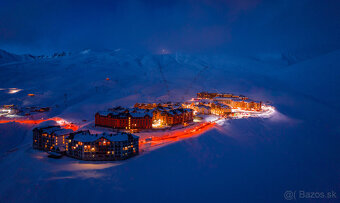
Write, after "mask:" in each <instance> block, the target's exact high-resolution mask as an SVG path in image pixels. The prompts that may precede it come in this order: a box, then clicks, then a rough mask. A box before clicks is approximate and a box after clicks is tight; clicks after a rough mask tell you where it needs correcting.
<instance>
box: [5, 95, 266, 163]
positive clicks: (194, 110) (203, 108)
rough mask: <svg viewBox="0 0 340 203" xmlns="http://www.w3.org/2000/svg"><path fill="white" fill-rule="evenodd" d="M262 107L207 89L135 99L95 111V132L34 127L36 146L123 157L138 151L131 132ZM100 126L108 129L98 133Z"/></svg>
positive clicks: (92, 157) (86, 156) (90, 157)
mask: <svg viewBox="0 0 340 203" xmlns="http://www.w3.org/2000/svg"><path fill="white" fill-rule="evenodd" d="M8 108H13V106H9V107H8ZM261 109H262V103H261V102H257V101H253V100H250V99H249V98H248V97H245V96H236V95H233V94H218V93H207V92H201V93H198V94H197V98H196V99H192V100H190V101H186V102H166V103H136V104H135V105H134V106H133V107H132V108H124V107H120V106H118V107H114V108H109V109H108V110H107V111H99V112H97V113H96V114H95V121H94V126H95V127H97V129H96V130H95V131H96V133H91V132H90V130H79V131H77V129H74V130H71V129H64V128H62V127H60V126H46V127H37V128H35V129H34V130H33V148H34V149H38V150H41V151H47V152H49V153H59V154H63V155H66V156H69V157H72V158H75V159H80V160H87V161H105V160H106V161H114V160H124V159H127V158H130V157H132V156H135V155H137V154H138V153H139V145H140V143H139V136H137V135H135V134H132V132H134V133H138V132H139V131H145V132H148V133H151V131H154V130H155V131H157V130H163V131H164V130H168V132H169V131H171V130H172V129H173V127H175V126H178V127H175V128H174V129H176V128H177V129H178V128H185V127H186V126H189V125H190V126H191V125H192V126H194V129H193V130H192V131H191V132H192V133H195V132H196V130H200V129H201V128H204V127H205V126H207V125H206V124H207V123H203V124H202V126H196V127H195V124H194V122H193V120H194V117H195V122H201V120H202V117H204V116H207V115H215V117H216V116H217V117H219V118H229V117H230V118H232V117H233V116H234V115H235V112H236V111H247V112H259V111H261ZM196 118H197V119H196ZM198 120H200V121H198ZM208 123H209V122H208ZM98 127H104V128H105V129H104V128H98ZM101 130H102V131H105V132H100V133H97V132H98V131H101ZM108 130H109V132H107V131H108ZM113 130H114V132H113ZM165 137H167V139H172V137H171V136H170V137H169V136H165ZM148 140H150V139H149V138H148V139H144V141H143V142H145V141H148Z"/></svg>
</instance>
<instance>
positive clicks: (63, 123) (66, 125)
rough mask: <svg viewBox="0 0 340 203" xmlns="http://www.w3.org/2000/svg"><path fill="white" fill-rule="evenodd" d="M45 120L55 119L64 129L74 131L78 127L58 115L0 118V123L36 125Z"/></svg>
mask: <svg viewBox="0 0 340 203" xmlns="http://www.w3.org/2000/svg"><path fill="white" fill-rule="evenodd" d="M45 121H56V122H57V123H58V124H59V125H60V126H61V127H63V128H65V129H72V130H73V131H76V130H78V128H79V126H77V125H75V124H74V123H70V122H68V121H66V120H65V119H62V118H60V117H53V118H49V119H38V120H21V119H12V120H0V123H10V122H16V123H21V124H27V125H37V124H40V123H42V122H45Z"/></svg>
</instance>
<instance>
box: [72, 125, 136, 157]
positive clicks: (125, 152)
mask: <svg viewBox="0 0 340 203" xmlns="http://www.w3.org/2000/svg"><path fill="white" fill-rule="evenodd" d="M138 153H139V137H138V136H136V135H133V134H130V133H123V132H119V133H116V134H106V133H103V134H91V133H90V132H89V131H79V132H75V133H71V134H70V136H69V137H68V138H67V144H66V155H67V156H70V157H73V158H76V159H81V160H87V161H115V160H124V159H128V158H130V157H132V156H135V155H137V154H138Z"/></svg>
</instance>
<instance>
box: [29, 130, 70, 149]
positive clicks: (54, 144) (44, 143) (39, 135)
mask: <svg viewBox="0 0 340 203" xmlns="http://www.w3.org/2000/svg"><path fill="white" fill-rule="evenodd" d="M72 132H73V130H71V129H63V128H61V127H60V126H48V127H40V128H39V127H38V128H34V129H33V148H34V149H38V150H42V151H58V152H63V151H64V149H65V145H66V137H68V136H69V135H70V133H72Z"/></svg>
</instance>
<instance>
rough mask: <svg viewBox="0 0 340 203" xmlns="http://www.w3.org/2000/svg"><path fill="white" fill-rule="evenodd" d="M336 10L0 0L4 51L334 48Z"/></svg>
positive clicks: (263, 4)
mask: <svg viewBox="0 0 340 203" xmlns="http://www.w3.org/2000/svg"><path fill="white" fill-rule="evenodd" d="M339 10H340V1H337V0H334V1H328V0H320V1H315V0H310V1H308V0H298V1H297V0H292V1H272V0H270V1H269V0H268V1H266V0H215V1H213V0H201V1H198V0H162V1H160V0H140V1H137V0H131V1H129V0H122V1H120V0H115V1H109V0H98V1H88V0H82V1H80V0H79V1H78V0H73V1H70V0H58V1H56V0H54V1H49V0H45V1H43V0H40V1H38V0H15V1H13V0H1V1H0V49H6V50H8V51H11V52H15V53H33V54H45V53H51V52H55V51H62V50H67V51H77V50H82V49H85V48H91V49H99V50H100V49H118V48H120V49H126V50H131V51H135V52H148V53H156V54H157V53H161V52H162V50H165V51H166V52H167V53H173V52H188V53H219V52H228V51H229V52H230V51H231V52H258V51H264V52H271V51H282V50H301V49H302V50H303V49H315V50H324V51H331V50H335V49H339V48H340V37H339V36H340V12H339Z"/></svg>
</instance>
